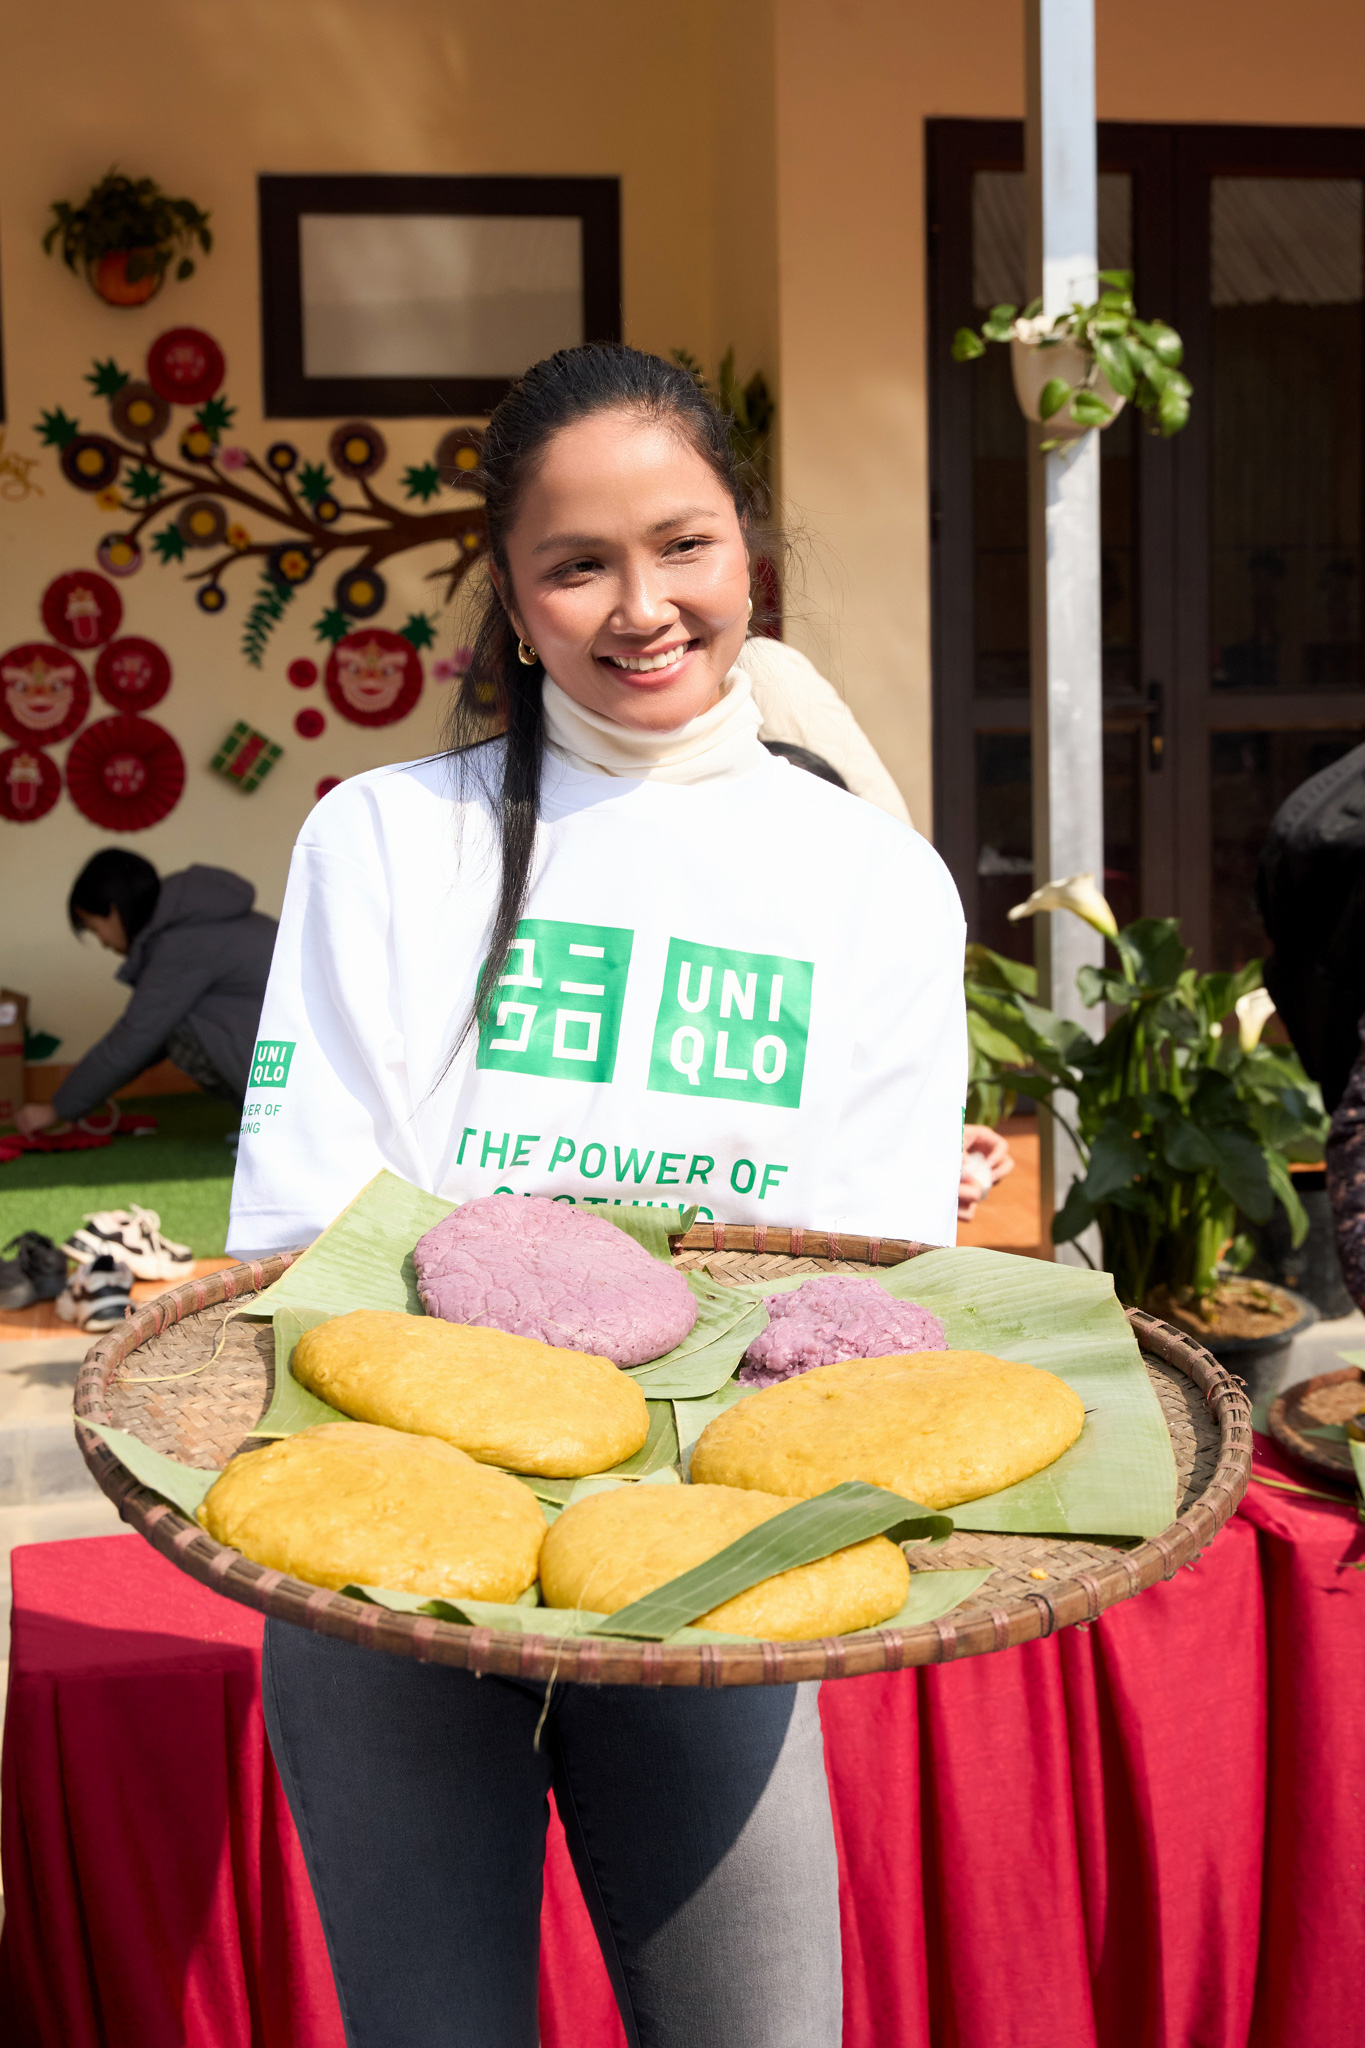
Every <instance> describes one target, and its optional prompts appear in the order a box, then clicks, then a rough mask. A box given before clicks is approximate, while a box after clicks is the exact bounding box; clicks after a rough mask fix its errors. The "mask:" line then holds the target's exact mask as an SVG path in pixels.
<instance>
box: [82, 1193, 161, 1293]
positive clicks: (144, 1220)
mask: <svg viewBox="0 0 1365 2048" xmlns="http://www.w3.org/2000/svg"><path fill="white" fill-rule="evenodd" d="M62 1250H63V1251H64V1252H65V1253H66V1255H67V1257H68V1258H72V1259H77V1260H89V1259H97V1258H99V1257H101V1255H102V1254H103V1253H105V1252H109V1253H111V1254H112V1255H114V1256H115V1257H117V1258H121V1259H123V1260H124V1261H125V1262H126V1263H127V1265H128V1267H129V1268H130V1270H131V1272H132V1274H133V1277H134V1279H136V1280H181V1279H185V1278H187V1277H188V1276H189V1274H190V1273H191V1272H192V1270H193V1267H194V1253H193V1252H192V1251H191V1250H190V1247H189V1246H188V1245H187V1244H175V1243H174V1242H173V1241H172V1240H171V1239H170V1238H168V1237H163V1236H162V1235H161V1218H160V1217H159V1216H158V1215H157V1213H156V1210H155V1209H139V1208H138V1207H137V1205H136V1204H134V1206H133V1207H132V1208H131V1209H99V1210H96V1212H95V1213H94V1215H92V1216H87V1217H86V1219H85V1222H84V1223H83V1224H82V1225H81V1228H80V1229H79V1230H73V1231H72V1233H71V1235H70V1237H69V1238H68V1239H67V1240H66V1243H65V1244H64V1245H63V1246H62Z"/></svg>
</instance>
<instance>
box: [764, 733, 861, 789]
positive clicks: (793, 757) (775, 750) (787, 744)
mask: <svg viewBox="0 0 1365 2048" xmlns="http://www.w3.org/2000/svg"><path fill="white" fill-rule="evenodd" d="M763 744H764V746H765V747H766V748H767V749H768V752H769V753H770V754H776V755H777V757H778V759H779V760H781V761H790V762H791V764H792V767H793V768H804V769H805V771H806V773H807V775H818V776H819V778H820V780H821V781H822V782H832V783H833V784H834V786H835V788H836V789H847V788H848V784H847V783H846V782H845V781H844V778H843V776H842V775H841V774H840V773H839V771H838V769H837V768H836V767H834V765H833V764H832V763H831V762H829V761H827V760H826V759H825V757H824V755H823V754H815V753H812V751H811V749H810V748H809V747H795V746H793V745H792V743H791V741H790V740H764V742H763Z"/></svg>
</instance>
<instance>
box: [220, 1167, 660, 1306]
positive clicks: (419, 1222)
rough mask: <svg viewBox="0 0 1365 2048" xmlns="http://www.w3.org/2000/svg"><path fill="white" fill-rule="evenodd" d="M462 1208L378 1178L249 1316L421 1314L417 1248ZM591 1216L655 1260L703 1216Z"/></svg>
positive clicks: (625, 1210)
mask: <svg viewBox="0 0 1365 2048" xmlns="http://www.w3.org/2000/svg"><path fill="white" fill-rule="evenodd" d="M457 1206H458V1205H457V1204H456V1203H454V1202H449V1201H447V1200H446V1199H445V1198H444V1197H443V1196H441V1195H429V1194H427V1193H425V1192H424V1190H423V1189H421V1188H415V1187H413V1186H412V1184H411V1182H409V1181H405V1180H403V1179H401V1178H400V1176H399V1175H398V1174H396V1173H388V1172H383V1173H377V1174H376V1175H375V1177H374V1179H373V1180H371V1181H368V1182H367V1183H366V1184H365V1186H364V1187H363V1188H362V1189H361V1190H360V1193H359V1194H358V1195H357V1196H356V1197H355V1200H354V1201H353V1202H351V1203H350V1204H349V1205H348V1206H347V1207H346V1208H345V1209H343V1210H342V1212H341V1214H340V1215H339V1216H338V1217H337V1218H336V1219H335V1221H334V1222H332V1223H329V1224H328V1226H327V1228H326V1229H325V1230H324V1231H323V1232H322V1233H321V1235H320V1236H318V1237H315V1238H314V1240H313V1242H312V1244H310V1245H309V1246H308V1249H307V1250H306V1251H305V1252H303V1253H302V1254H301V1255H300V1257H298V1258H297V1259H295V1261H294V1263H293V1265H292V1266H291V1267H290V1268H289V1270H288V1272H287V1273H282V1274H281V1275H280V1277H279V1279H278V1280H276V1281H275V1282H274V1284H273V1285H272V1286H270V1287H266V1288H263V1289H262V1291H261V1292H260V1293H259V1294H257V1295H255V1296H254V1297H253V1298H252V1300H251V1301H249V1302H247V1303H246V1304H245V1306H244V1310H243V1313H244V1314H246V1315H248V1316H269V1315H273V1314H274V1312H275V1310H276V1309H277V1308H292V1309H321V1310H322V1311H323V1313H324V1314H326V1315H330V1316H344V1315H346V1314H347V1313H348V1311H349V1310H351V1309H355V1308H387V1309H406V1310H407V1312H408V1313H409V1314H410V1315H415V1316H420V1315H421V1314H422V1313H423V1309H422V1302H421V1297H420V1295H419V1294H418V1292H417V1274H416V1271H415V1269H414V1267H413V1263H412V1251H413V1246H414V1245H415V1244H416V1242H417V1240H418V1238H419V1237H423V1236H425V1234H426V1233H427V1231H428V1230H430V1229H431V1228H432V1226H433V1224H436V1223H439V1222H440V1221H441V1219H442V1218H443V1217H445V1216H448V1215H449V1214H450V1212H451V1210H452V1209H454V1208H456V1207H457ZM591 1213H592V1214H593V1215H594V1216H604V1217H605V1218H606V1220H607V1222H608V1223H614V1224H615V1225H616V1227H617V1229H618V1230H624V1231H625V1232H626V1234H627V1236H628V1237H633V1238H634V1239H635V1240H636V1242H637V1243H639V1244H642V1245H643V1246H644V1248H645V1250H646V1251H647V1252H649V1253H650V1254H651V1256H652V1257H654V1258H658V1259H666V1258H667V1257H668V1256H669V1251H668V1240H669V1237H670V1236H673V1235H677V1234H678V1233H680V1232H681V1231H684V1230H686V1229H687V1228H688V1226H689V1225H690V1223H691V1221H692V1219H693V1217H694V1216H695V1215H696V1213H697V1212H696V1210H695V1208H693V1209H690V1210H689V1209H657V1208H656V1209H645V1208H636V1207H635V1206H634V1205H633V1204H630V1203H625V1202H623V1203H620V1204H617V1203H611V1204H610V1205H608V1206H606V1207H604V1208H601V1209H593V1210H592V1212H591Z"/></svg>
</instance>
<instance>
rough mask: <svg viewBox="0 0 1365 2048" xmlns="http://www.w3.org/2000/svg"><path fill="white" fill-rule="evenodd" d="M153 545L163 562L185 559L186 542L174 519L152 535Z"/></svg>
mask: <svg viewBox="0 0 1365 2048" xmlns="http://www.w3.org/2000/svg"><path fill="white" fill-rule="evenodd" d="M152 546H153V547H154V548H155V549H156V552H157V554H158V555H159V556H160V557H161V560H162V561H163V562H183V561H184V559H185V542H184V539H183V537H182V535H181V532H180V528H179V527H178V526H177V525H176V523H175V521H174V520H172V521H171V523H170V525H169V526H163V527H162V528H161V530H160V532H159V533H154V534H153V535H152Z"/></svg>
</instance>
